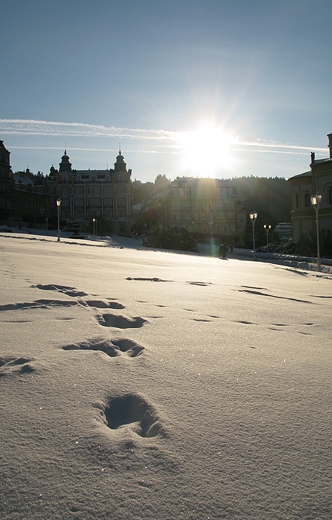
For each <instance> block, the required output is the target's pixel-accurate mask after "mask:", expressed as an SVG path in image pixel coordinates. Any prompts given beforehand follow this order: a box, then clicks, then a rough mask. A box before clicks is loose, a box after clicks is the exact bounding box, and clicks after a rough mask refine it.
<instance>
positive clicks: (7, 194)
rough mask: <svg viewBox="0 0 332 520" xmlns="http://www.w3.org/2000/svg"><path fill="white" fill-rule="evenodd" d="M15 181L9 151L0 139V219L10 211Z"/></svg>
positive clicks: (6, 217)
mask: <svg viewBox="0 0 332 520" xmlns="http://www.w3.org/2000/svg"><path fill="white" fill-rule="evenodd" d="M14 186H15V182H14V179H13V173H12V170H11V166H10V152H9V151H8V150H7V148H6V147H5V145H4V144H3V141H0V220H1V221H6V220H7V219H8V218H9V216H10V215H11V212H12V205H13V203H12V199H13V191H14Z"/></svg>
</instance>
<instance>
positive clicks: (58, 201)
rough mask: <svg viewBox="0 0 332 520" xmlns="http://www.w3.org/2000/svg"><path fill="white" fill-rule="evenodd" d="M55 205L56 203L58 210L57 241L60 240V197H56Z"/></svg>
mask: <svg viewBox="0 0 332 520" xmlns="http://www.w3.org/2000/svg"><path fill="white" fill-rule="evenodd" d="M56 205H57V210H58V240H57V242H60V206H61V199H57V201H56Z"/></svg>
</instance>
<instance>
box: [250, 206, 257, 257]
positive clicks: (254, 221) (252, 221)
mask: <svg viewBox="0 0 332 520" xmlns="http://www.w3.org/2000/svg"><path fill="white" fill-rule="evenodd" d="M257 217H258V213H257V211H252V212H251V213H250V219H251V223H252V244H253V249H254V260H256V244H255V223H256V219H257Z"/></svg>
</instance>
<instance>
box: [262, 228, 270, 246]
mask: <svg viewBox="0 0 332 520" xmlns="http://www.w3.org/2000/svg"><path fill="white" fill-rule="evenodd" d="M271 227H272V226H271V224H264V229H265V231H266V245H267V246H268V245H269V232H270V231H271Z"/></svg>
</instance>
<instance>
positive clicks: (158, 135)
mask: <svg viewBox="0 0 332 520" xmlns="http://www.w3.org/2000/svg"><path fill="white" fill-rule="evenodd" d="M0 132H1V133H3V134H7V135H13V134H16V135H50V136H56V135H59V136H75V137H121V138H128V139H152V140H157V141H159V140H174V139H176V132H169V131H166V130H144V129H139V128H134V129H133V128H117V127H115V126H103V125H90V124H85V123H61V122H56V121H36V120H34V119H0Z"/></svg>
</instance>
